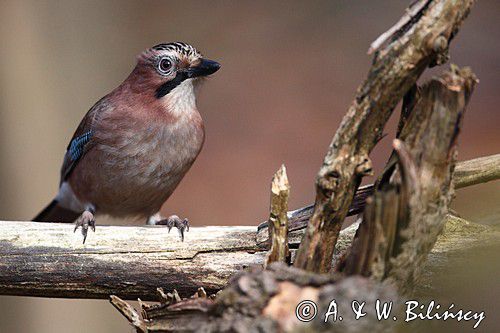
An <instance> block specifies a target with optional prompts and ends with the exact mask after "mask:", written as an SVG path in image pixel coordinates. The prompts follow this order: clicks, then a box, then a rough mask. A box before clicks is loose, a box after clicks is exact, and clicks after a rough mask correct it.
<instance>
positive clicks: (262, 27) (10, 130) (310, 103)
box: [0, 0, 500, 332]
mask: <svg viewBox="0 0 500 333" xmlns="http://www.w3.org/2000/svg"><path fill="white" fill-rule="evenodd" d="M408 3H409V2H408V1H396V0H392V1H387V0H384V1H314V2H311V1H286V2H285V1H210V2H208V1H163V2H160V1H130V0H126V1H6V0H2V1H0V41H1V48H0V189H1V191H0V219H5V220H27V219H30V218H31V217H33V216H34V215H35V214H36V213H37V212H38V210H40V209H41V208H42V207H43V206H44V205H45V204H46V203H48V201H49V200H50V199H51V198H52V196H53V195H54V194H55V193H56V191H57V184H58V177H59V167H60V163H61V160H62V156H63V153H64V150H65V148H66V145H67V143H68V140H69V138H70V137H71V135H72V133H73V131H74V129H75V128H76V126H77V125H78V123H79V121H80V119H81V117H82V116H83V115H84V113H85V112H86V111H87V109H88V108H89V107H90V106H91V105H92V104H93V103H94V102H95V101H96V100H98V99H99V98H100V97H101V96H103V95H104V94H106V93H107V92H109V91H110V90H111V89H113V88H114V87H115V86H117V85H118V84H119V83H120V82H121V81H122V80H123V79H124V78H125V77H126V76H127V75H128V73H129V72H130V71H131V69H132V68H133V66H134V63H135V56H136V55H137V54H138V53H139V52H141V51H142V50H143V49H145V48H148V47H150V46H152V45H154V44H156V43H159V42H163V41H175V40H180V41H186V42H189V43H192V44H193V45H195V46H196V47H197V48H198V49H199V50H200V51H201V52H202V53H204V54H205V55H206V56H207V57H208V58H212V59H214V60H218V61H219V62H220V63H221V64H222V69H221V70H220V71H219V72H218V73H217V74H216V75H215V76H214V77H213V78H211V79H210V80H208V82H206V84H205V87H203V89H202V92H201V95H200V97H199V99H198V106H199V109H200V111H201V114H202V116H203V118H204V120H205V125H206V132H207V140H206V144H205V147H204V149H203V151H202V153H201V155H200V156H199V158H198V160H197V161H196V163H195V164H194V166H193V168H192V169H191V171H190V172H189V173H188V175H187V176H186V178H185V179H184V180H183V182H182V183H181V185H180V186H179V188H178V189H177V191H176V192H175V193H174V195H173V196H172V197H171V198H170V200H169V201H168V202H167V204H166V205H165V206H164V207H163V210H162V211H163V213H164V214H165V215H169V214H174V213H175V214H177V215H180V216H186V217H188V218H189V219H190V221H191V224H192V225H195V226H196V225H256V224H257V223H258V222H260V221H262V220H264V219H266V217H267V210H268V201H269V182H270V178H271V176H272V175H273V173H274V172H275V171H276V170H277V169H278V167H279V166H280V164H281V163H285V164H286V166H287V168H288V175H289V178H290V181H291V185H292V193H291V201H290V207H291V208H292V209H293V208H298V207H301V206H303V205H305V204H308V203H310V202H312V201H313V199H314V187H313V181H314V177H315V175H316V172H317V171H318V169H319V166H320V164H321V162H322V159H323V155H324V153H325V152H326V148H327V145H328V144H329V142H330V140H331V137H332V135H333V133H334V131H335V130H336V128H337V127H338V125H339V122H340V120H341V119H342V116H343V115H344V113H345V111H346V110H347V107H348V105H349V104H350V102H351V99H352V97H353V96H354V92H355V89H356V88H357V86H358V84H359V83H360V82H361V81H362V80H363V79H364V77H365V74H366V72H367V70H368V67H369V64H370V62H371V57H369V56H367V55H366V50H367V49H368V45H369V43H370V42H371V41H373V40H374V39H375V38H376V37H377V36H378V35H379V34H380V33H382V32H383V31H385V30H386V29H387V28H389V27H390V26H391V25H392V24H393V23H395V22H396V20H397V19H398V18H399V17H400V16H401V14H402V13H403V11H404V9H405V8H406V6H407V5H408ZM499 9H500V5H499V3H498V1H495V0H481V1H479V2H478V3H477V4H476V6H475V8H474V10H473V11H472V14H471V16H470V17H469V19H468V20H467V21H466V22H465V26H464V28H463V29H462V30H461V32H460V34H459V35H458V37H457V38H458V40H457V41H455V42H454V43H453V44H452V48H451V56H452V60H453V62H454V63H456V64H458V65H460V66H464V65H468V66H471V67H472V69H473V70H474V72H475V73H476V74H477V75H478V77H479V78H480V81H481V82H480V84H479V86H478V87H477V89H476V91H475V93H474V96H473V98H472V101H471V103H470V106H469V108H468V114H467V115H466V117H465V125H464V128H463V133H462V135H461V137H460V155H459V159H461V160H463V159H469V158H473V157H478V156H481V155H487V154H494V153H498V152H500V131H499V125H500V112H499V111H498V105H500V94H498V75H499V73H500V68H499V63H500V57H499V51H500V29H499V23H498V15H499V14H500V11H499ZM431 73H432V71H431ZM428 75H430V74H429V73H428V74H427V76H428ZM397 113H398V112H395V114H397ZM396 121H397V118H396V117H393V119H392V121H391V123H390V125H389V127H388V128H387V130H386V131H387V132H388V133H389V134H390V135H389V136H388V137H387V138H385V139H384V140H383V141H382V142H381V144H380V145H379V147H377V149H376V150H375V151H374V152H373V154H372V157H373V160H374V163H375V166H376V171H379V170H380V169H381V167H382V166H383V164H384V162H385V161H386V159H387V156H388V152H389V149H390V141H391V139H390V137H391V135H392V134H393V133H394V127H395V124H396ZM372 180H373V179H367V180H366V181H372ZM498 202H500V183H499V182H496V183H491V184H487V185H481V186H476V187H472V188H469V189H465V190H460V192H458V193H457V198H456V200H455V202H454V206H455V208H456V209H457V210H458V211H459V212H460V213H461V214H462V215H463V216H465V217H467V218H469V219H470V220H472V221H476V222H482V223H491V224H497V223H498V222H499V217H500V205H498ZM97 223H98V225H99V224H108V223H138V222H134V221H125V222H124V221H113V220H109V219H105V218H101V219H99V220H98V222H97ZM140 223H142V221H140ZM89 237H99V229H97V233H96V234H95V235H94V234H91V235H90V236H89ZM187 237H189V234H188V235H187ZM166 241H168V240H166ZM493 260H494V263H495V265H493V268H494V269H496V272H497V273H494V274H493V273H492V272H489V273H486V272H483V271H481V269H482V268H481V267H483V266H481V267H479V268H478V270H479V271H480V272H479V273H478V274H479V277H475V278H476V279H477V278H479V279H480V278H483V277H484V278H485V279H486V280H487V279H488V276H491V275H493V277H495V276H498V272H499V269H498V264H497V262H498V259H493ZM484 267H488V268H489V269H491V268H492V267H491V265H489V266H484ZM484 267H483V268H484ZM455 273H456V274H459V273H460V272H455ZM490 279H491V278H490ZM488 281H490V280H487V281H486V282H485V284H479V285H484V286H483V287H482V289H481V287H477V288H480V289H481V290H483V293H482V294H481V291H478V290H477V288H476V289H475V290H474V292H472V291H471V292H467V291H466V292H462V293H463V295H462V296H463V299H464V300H466V301H467V302H471V303H473V304H478V305H477V306H476V307H478V306H479V307H481V306H483V307H487V306H488V305H489V306H494V304H495V301H494V300H488V298H484V297H485V295H490V290H489V289H487V288H488V286H490V287H491V286H494V285H495V284H494V283H490V284H488ZM483 282H484V281H483ZM490 282H491V281H490ZM496 292H497V293H498V286H497V288H496ZM474 299H477V302H476V303H474ZM452 300H453V301H455V299H452ZM479 300H480V301H479ZM481 302H482V303H481ZM21 318H24V319H22V320H21V321H19V320H20V319H21ZM63 325H70V326H69V327H70V330H68V327H66V328H63V327H64V326H63ZM92 330H93V331H96V332H122V331H124V330H125V331H127V330H129V329H128V327H127V324H126V323H125V321H124V320H123V319H122V318H120V316H119V315H118V313H115V312H114V310H113V309H112V308H111V306H110V305H108V304H107V303H106V302H104V301H79V300H76V301H75V300H72V301H66V300H47V299H30V298H15V297H0V331H1V332H35V331H36V332H59V331H61V332H63V331H64V332H68V331H71V332H89V331H92Z"/></svg>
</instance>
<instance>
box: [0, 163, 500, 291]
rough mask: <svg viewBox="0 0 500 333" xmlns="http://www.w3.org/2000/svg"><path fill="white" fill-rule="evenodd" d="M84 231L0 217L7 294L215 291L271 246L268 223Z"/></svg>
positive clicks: (298, 216)
mask: <svg viewBox="0 0 500 333" xmlns="http://www.w3.org/2000/svg"><path fill="white" fill-rule="evenodd" d="M483 162H484V163H485V164H484V165H488V166H489V167H493V168H496V169H499V168H500V155H494V156H489V157H484V158H480V159H475V160H471V161H466V162H461V163H458V165H457V168H456V170H462V171H463V172H458V171H457V172H456V174H455V178H454V180H455V182H456V183H463V184H466V183H465V182H462V180H461V177H462V176H463V175H467V177H474V176H472V175H473V174H474V173H475V172H478V173H481V174H484V173H486V174H490V173H489V172H486V171H485V168H484V167H482V166H481V165H482V163H483ZM470 166H474V167H473V168H469V167H470ZM466 170H467V171H466ZM473 170H476V171H473ZM493 174H495V175H499V173H498V172H496V173H493ZM495 177H498V176H495ZM474 178H476V179H478V177H474ZM482 179H484V180H486V179H488V180H492V178H491V177H489V176H488V177H486V178H482ZM497 179H498V178H497ZM468 184H469V183H467V184H466V185H464V186H467V185H468ZM363 202H364V201H363ZM363 205H364V204H363ZM307 211H309V212H310V209H309V210H307V209H306V210H303V209H302V210H298V211H294V212H289V213H288V215H289V233H288V244H289V247H290V249H291V252H292V257H293V254H294V252H295V251H296V249H297V247H298V245H299V243H300V239H301V238H302V235H303V234H304V230H305V226H306V225H307ZM304 212H306V213H304ZM304 216H306V218H304ZM356 228H357V225H353V226H351V227H349V228H346V229H344V230H342V232H341V233H340V236H339V240H338V242H337V249H336V252H335V253H336V257H338V256H339V255H340V254H342V253H344V252H345V250H346V249H347V247H348V246H349V245H350V244H351V240H352V238H353V237H354V233H355V231H356ZM481 230H482V229H481ZM452 235H456V236H452ZM487 235H497V233H495V232H493V231H492V230H489V231H486V232H484V233H483V232H480V233H479V232H474V233H469V232H467V233H466V234H464V233H461V231H460V229H459V228H454V229H452V230H450V233H449V234H448V236H447V237H446V239H442V240H440V241H438V243H437V244H436V247H439V248H441V249H443V248H444V249H446V248H447V247H448V246H447V244H448V242H449V241H450V240H451V239H453V242H452V243H450V244H452V246H453V249H456V247H457V246H458V245H460V244H461V243H460V242H459V241H458V240H457V237H461V236H463V237H469V238H470V239H471V240H472V241H471V242H468V243H466V244H467V246H469V247H474V246H476V245H477V244H478V243H476V242H475V240H478V241H479V243H480V240H482V239H484V238H485V236H487ZM78 236H79V235H77V234H74V233H73V228H72V226H71V225H67V224H60V223H38V222H37V223H35V222H12V221H0V294H3V295H23V296H44V297H80V298H107V297H108V296H109V295H110V294H114V295H117V296H119V297H122V298H125V299H136V298H138V297H140V298H141V299H143V300H157V299H158V292H157V288H158V287H162V288H163V289H164V290H173V289H177V290H178V291H179V293H181V295H183V296H186V295H191V294H192V293H194V292H196V290H197V289H198V288H199V287H203V288H205V290H207V292H208V293H212V292H216V291H218V290H220V289H222V288H224V287H225V286H226V285H227V283H228V280H229V278H230V276H231V275H233V274H234V273H236V272H238V271H240V270H242V269H244V268H247V267H251V266H254V265H262V263H263V262H264V258H265V255H266V249H268V248H269V233H268V230H267V223H265V224H263V225H262V226H261V227H260V228H259V230H257V231H256V228H255V227H251V226H248V227H202V228H196V227H193V228H191V229H190V231H189V233H188V234H187V235H186V239H185V241H184V242H181V241H180V240H179V238H178V237H177V235H176V234H169V233H168V231H167V229H166V228H163V227H157V226H141V227H132V226H126V227H118V226H99V227H98V228H97V231H96V235H95V237H91V238H89V239H88V240H87V242H86V243H85V245H82V244H81V238H80V237H78ZM453 237H455V238H453ZM441 244H442V245H441ZM440 253H442V250H440Z"/></svg>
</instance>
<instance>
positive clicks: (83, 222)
mask: <svg viewBox="0 0 500 333" xmlns="http://www.w3.org/2000/svg"><path fill="white" fill-rule="evenodd" d="M78 227H82V235H83V244H85V240H86V239H87V232H88V230H89V227H90V228H91V229H92V231H94V232H95V218H94V214H92V212H90V211H88V210H86V211H84V212H83V213H82V215H80V217H79V218H78V219H77V220H76V222H75V230H74V231H73V232H75V231H76V229H78Z"/></svg>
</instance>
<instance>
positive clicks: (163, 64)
mask: <svg viewBox="0 0 500 333" xmlns="http://www.w3.org/2000/svg"><path fill="white" fill-rule="evenodd" d="M172 67H173V65H172V61H171V60H170V59H168V58H163V59H161V60H160V62H159V63H158V69H159V70H160V72H162V73H164V74H167V73H169V72H170V71H171V70H172Z"/></svg>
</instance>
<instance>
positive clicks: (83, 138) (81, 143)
mask: <svg viewBox="0 0 500 333" xmlns="http://www.w3.org/2000/svg"><path fill="white" fill-rule="evenodd" d="M91 138H92V131H88V132H85V133H83V134H82V135H80V136H77V137H76V138H74V139H73V140H72V141H71V144H70V145H69V156H70V157H71V160H72V161H76V160H78V159H79V158H80V157H81V156H82V155H83V148H84V147H85V145H86V144H87V143H88V142H89V141H90V139H91Z"/></svg>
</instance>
